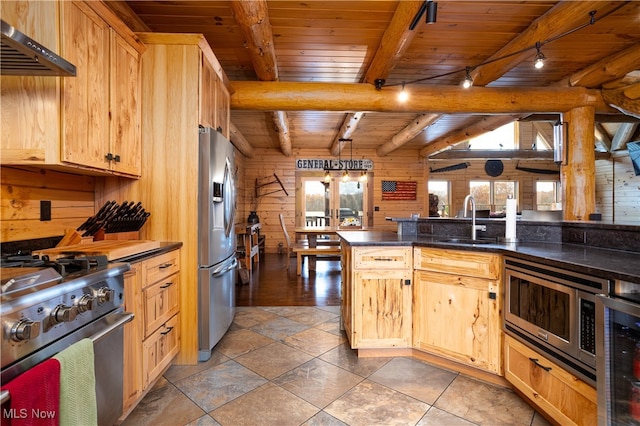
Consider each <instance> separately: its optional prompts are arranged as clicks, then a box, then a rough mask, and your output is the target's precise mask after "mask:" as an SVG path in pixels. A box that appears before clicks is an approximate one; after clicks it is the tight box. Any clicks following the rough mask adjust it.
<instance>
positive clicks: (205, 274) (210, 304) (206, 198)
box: [198, 128, 238, 361]
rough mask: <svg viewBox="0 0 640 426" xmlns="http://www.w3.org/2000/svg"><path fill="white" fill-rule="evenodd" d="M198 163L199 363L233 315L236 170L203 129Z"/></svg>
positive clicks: (222, 144) (223, 142)
mask: <svg viewBox="0 0 640 426" xmlns="http://www.w3.org/2000/svg"><path fill="white" fill-rule="evenodd" d="M199 146H200V149H199V151H200V154H199V157H200V158H199V161H198V168H199V170H198V172H199V185H198V209H199V210H198V265H199V266H198V269H199V271H198V297H199V301H198V303H199V309H198V311H199V313H198V360H199V361H206V360H208V359H209V358H210V357H211V349H212V348H213V347H214V346H215V345H216V343H218V341H220V339H221V338H222V336H223V335H224V333H226V331H227V330H228V329H229V326H230V325H231V322H232V321H233V317H234V315H235V306H236V305H235V301H236V295H235V284H236V276H237V267H238V261H237V259H236V255H235V251H236V235H235V229H234V220H235V213H236V187H235V164H234V150H233V145H231V142H229V141H228V140H227V139H226V138H225V137H224V136H223V135H222V134H221V133H219V132H217V131H216V130H215V129H212V128H200V140H199Z"/></svg>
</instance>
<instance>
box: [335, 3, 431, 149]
mask: <svg viewBox="0 0 640 426" xmlns="http://www.w3.org/2000/svg"><path fill="white" fill-rule="evenodd" d="M423 4H424V1H401V2H398V7H397V8H396V11H395V13H394V14H393V18H391V22H390V23H389V26H388V27H387V29H386V30H385V32H384V35H383V36H382V40H381V41H380V45H379V46H378V50H377V51H376V54H375V56H374V57H373V60H372V61H371V65H369V69H368V70H367V73H366V74H365V76H364V82H365V83H369V84H374V83H375V81H376V80H377V79H383V80H385V79H386V78H387V77H388V76H389V72H390V71H391V70H392V69H393V68H395V66H396V64H397V63H398V61H399V60H400V58H402V56H403V55H404V54H405V52H406V51H407V49H408V48H409V45H410V44H411V41H412V40H413V38H414V37H415V35H416V33H417V31H411V30H409V25H410V24H411V22H412V21H413V18H414V17H415V16H416V14H417V13H418V11H419V10H420V7H421V6H422V5H423ZM363 115H364V113H363V112H356V113H350V114H347V116H346V117H345V119H344V121H343V123H342V126H341V127H340V131H339V132H338V135H337V136H336V138H335V139H334V141H333V144H332V145H331V154H332V155H338V154H339V153H340V151H341V150H342V146H343V143H341V142H340V139H350V138H351V137H352V135H353V133H354V132H355V131H356V129H357V128H358V124H360V121H361V120H360V118H361V117H362V116H363ZM405 143H406V142H405Z"/></svg>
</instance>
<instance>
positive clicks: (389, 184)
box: [382, 180, 418, 200]
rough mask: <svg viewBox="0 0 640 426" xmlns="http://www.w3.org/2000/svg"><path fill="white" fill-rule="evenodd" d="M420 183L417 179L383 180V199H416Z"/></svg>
mask: <svg viewBox="0 0 640 426" xmlns="http://www.w3.org/2000/svg"><path fill="white" fill-rule="evenodd" d="M417 187H418V183H417V182H416V181H395V180H383V181H382V199H383V200H415V199H416V190H417Z"/></svg>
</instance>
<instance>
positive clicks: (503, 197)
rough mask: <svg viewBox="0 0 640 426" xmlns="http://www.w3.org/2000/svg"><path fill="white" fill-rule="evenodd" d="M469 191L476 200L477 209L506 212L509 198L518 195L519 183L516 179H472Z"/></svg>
mask: <svg viewBox="0 0 640 426" xmlns="http://www.w3.org/2000/svg"><path fill="white" fill-rule="evenodd" d="M469 193H470V194H471V195H473V198H474V199H475V201H476V210H489V211H491V212H504V211H506V209H507V198H509V196H510V195H511V196H514V197H516V198H517V196H518V183H517V182H514V181H498V180H497V181H479V180H475V181H470V182H469Z"/></svg>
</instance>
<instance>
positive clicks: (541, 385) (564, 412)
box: [504, 335, 598, 426]
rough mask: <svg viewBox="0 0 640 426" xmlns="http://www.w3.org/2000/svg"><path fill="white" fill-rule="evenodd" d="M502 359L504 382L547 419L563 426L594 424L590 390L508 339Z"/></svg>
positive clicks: (593, 396)
mask: <svg viewBox="0 0 640 426" xmlns="http://www.w3.org/2000/svg"><path fill="white" fill-rule="evenodd" d="M504 357H505V358H504V360H505V378H506V379H507V380H508V381H509V382H510V383H511V384H512V385H513V386H514V387H515V388H516V389H518V390H519V391H520V392H522V393H523V394H524V395H525V396H526V397H527V398H528V399H529V400H530V401H531V402H532V403H533V404H535V405H536V406H537V407H538V409H539V410H541V411H543V412H544V413H546V414H547V415H548V416H549V417H550V418H553V419H554V420H555V421H557V422H558V423H559V424H562V425H582V426H595V425H596V424H597V422H598V416H597V409H598V403H597V394H596V390H595V389H594V388H593V387H591V386H589V385H588V384H587V383H585V382H583V381H582V380H580V379H578V378H577V377H575V376H573V375H572V374H571V373H569V372H567V371H566V370H564V369H563V368H562V367H559V366H558V365H557V364H554V363H553V362H551V361H549V360H548V359H546V358H545V357H544V356H542V355H540V354H539V353H537V352H535V351H533V350H531V349H530V348H529V347H527V346H525V345H523V344H522V343H520V342H519V341H517V340H516V339H514V338H512V337H511V336H509V335H507V336H505V353H504Z"/></svg>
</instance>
